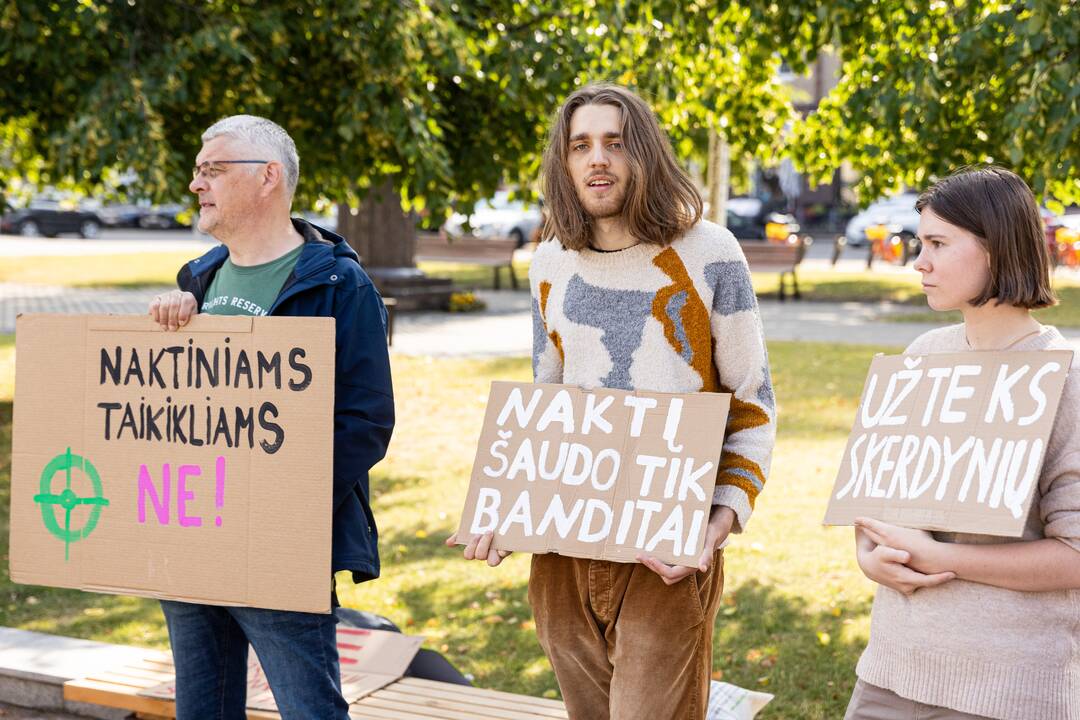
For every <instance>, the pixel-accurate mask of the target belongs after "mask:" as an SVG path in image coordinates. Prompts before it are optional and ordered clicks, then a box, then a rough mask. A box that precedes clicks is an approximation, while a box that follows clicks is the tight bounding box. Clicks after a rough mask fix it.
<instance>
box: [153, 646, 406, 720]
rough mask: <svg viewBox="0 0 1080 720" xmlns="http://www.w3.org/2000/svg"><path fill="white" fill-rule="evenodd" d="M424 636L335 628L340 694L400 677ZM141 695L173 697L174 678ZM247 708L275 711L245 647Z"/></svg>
mask: <svg viewBox="0 0 1080 720" xmlns="http://www.w3.org/2000/svg"><path fill="white" fill-rule="evenodd" d="M423 642H424V639H423V638H419V637H412V636H410V635H402V634H401V633H396V632H387V631H385V630H365V629H362V628H348V627H338V629H337V649H338V657H339V658H340V660H341V694H342V696H344V698H345V702H347V703H350V704H352V703H354V702H356V701H357V700H359V699H360V698H362V697H366V696H367V695H370V694H371V693H373V692H375V691H376V690H380V689H382V688H384V687H386V686H387V685H389V684H390V683H392V682H395V681H396V680H398V679H399V678H401V677H402V676H403V675H404V674H405V671H406V670H407V669H408V667H409V663H411V662H412V660H413V658H414V657H416V653H417V652H418V651H419V650H420V646H421V645H422V644H423ZM139 694H140V695H145V696H146V697H152V698H160V699H162V700H175V699H176V679H175V678H174V679H172V680H167V681H165V682H163V683H159V684H158V685H154V686H153V687H150V688H147V689H146V690H141V691H140V692H139ZM247 707H248V708H249V709H251V710H264V711H267V712H277V703H275V702H274V695H273V692H272V691H271V689H270V681H269V680H268V679H267V677H266V673H265V671H264V670H263V668H262V665H261V664H260V663H259V658H258V656H257V655H256V653H255V651H254V649H253V648H250V647H249V648H248V676H247Z"/></svg>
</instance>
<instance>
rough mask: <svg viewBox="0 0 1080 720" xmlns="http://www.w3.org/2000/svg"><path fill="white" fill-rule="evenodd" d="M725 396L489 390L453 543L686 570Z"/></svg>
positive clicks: (716, 454) (708, 486)
mask: <svg viewBox="0 0 1080 720" xmlns="http://www.w3.org/2000/svg"><path fill="white" fill-rule="evenodd" d="M730 398H731V396H730V395H726V394H717V393H691V394H666V393H649V392H629V391H624V390H609V389H603V388H598V389H595V390H582V389H580V388H577V387H575V386H569V385H554V384H533V383H510V382H495V383H492V385H491V394H490V396H489V398H488V405H487V411H486V413H485V417H484V427H483V431H482V433H481V435H480V441H479V444H478V447H477V452H476V461H475V463H474V465H473V471H472V480H471V483H470V485H469V494H468V497H467V499H466V502H465V509H464V511H463V513H462V517H461V523H460V526H459V528H458V538H459V541H460V542H462V543H465V542H466V541H467V540H468V539H469V538H470V537H472V536H473V535H477V534H482V533H486V532H493V533H494V534H495V538H494V545H495V547H496V548H497V549H500V550H520V551H526V552H534V553H546V552H556V553H559V554H562V555H571V556H574V557H589V558H598V559H603V560H614V561H618V562H634V561H635V556H636V555H637V554H638V553H646V554H649V555H652V556H654V557H657V558H659V559H661V560H663V561H665V562H668V563H671V564H676V565H687V566H693V565H696V564H697V560H698V558H699V557H700V555H701V551H702V548H703V547H704V542H705V526H706V524H707V523H708V520H709V512H710V508H711V505H712V494H713V486H714V485H715V483H716V476H717V468H718V466H719V462H720V454H721V449H722V446H723V441H724V426H725V423H726V420H727V413H728V406H729V403H730Z"/></svg>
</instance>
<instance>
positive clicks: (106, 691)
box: [64, 678, 176, 717]
mask: <svg viewBox="0 0 1080 720" xmlns="http://www.w3.org/2000/svg"><path fill="white" fill-rule="evenodd" d="M64 699H65V700H72V701H75V702H85V703H92V704H94V705H102V706H104V707H112V708H120V709H122V710H130V711H132V712H137V713H149V714H152V715H165V716H167V717H176V706H175V703H173V702H172V701H171V700H160V699H158V698H150V697H144V696H142V695H138V694H136V693H135V692H132V691H125V690H124V689H123V688H122V687H118V686H116V685H114V684H112V683H105V682H99V681H97V680H91V679H89V678H86V679H82V680H69V681H67V682H66V683H64Z"/></svg>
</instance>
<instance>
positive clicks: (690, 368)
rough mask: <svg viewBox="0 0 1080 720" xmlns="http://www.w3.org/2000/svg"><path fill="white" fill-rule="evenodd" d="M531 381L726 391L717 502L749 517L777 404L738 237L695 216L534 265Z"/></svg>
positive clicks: (551, 250)
mask: <svg viewBox="0 0 1080 720" xmlns="http://www.w3.org/2000/svg"><path fill="white" fill-rule="evenodd" d="M529 280H530V283H531V286H532V297H533V375H534V377H535V380H536V382H545V383H567V384H570V385H579V386H581V387H585V388H594V387H607V388H618V389H622V390H644V391H652V392H677V393H689V392H699V391H705V392H724V393H732V394H733V398H732V402H731V409H730V411H729V415H728V421H727V433H726V436H725V438H724V444H723V452H722V455H721V458H720V468H719V471H718V475H717V481H716V489H715V490H714V492H713V504H715V505H726V506H728V507H730V508H731V509H732V510H734V511H735V514H736V516H737V519H736V524H735V528H734V530H735V531H736V532H741V531H742V529H743V528H745V527H746V523H747V521H748V520H749V519H750V514H751V512H752V511H753V507H754V501H755V500H756V499H757V496H758V493H760V492H761V489H762V487H763V486H764V484H765V478H766V477H768V474H769V460H770V458H771V455H772V448H773V442H774V440H775V436H776V419H775V418H776V402H775V399H774V397H773V389H772V383H771V381H770V378H769V362H768V356H767V354H766V350H765V340H764V337H763V336H762V331H761V320H760V318H759V317H758V313H757V299H756V298H755V296H754V290H753V287H751V285H750V273H749V270H748V268H747V265H746V259H745V258H744V257H743V254H742V250H741V249H740V248H739V243H738V242H737V241H736V240H735V238H734V237H733V236H732V235H731V233H730V232H728V231H727V230H726V229H724V228H721V227H719V226H718V225H714V224H713V223H710V222H706V221H702V222H700V223H698V224H697V225H695V226H694V227H693V228H691V229H690V230H689V231H688V232H687V233H686V234H685V235H683V236H682V237H680V238H679V239H678V240H676V241H675V242H673V243H672V244H671V245H670V246H668V247H666V248H662V247H659V246H656V245H651V244H646V243H641V244H638V245H635V246H633V247H630V248H627V249H625V250H620V251H617V252H607V253H605V252H596V251H594V250H590V249H585V250H581V251H572V250H564V249H563V248H562V246H561V245H560V244H559V242H558V241H557V240H552V241H548V242H545V243H542V244H541V245H540V247H539V248H537V250H536V254H535V255H534V256H533V260H532V266H531V268H530V270H529Z"/></svg>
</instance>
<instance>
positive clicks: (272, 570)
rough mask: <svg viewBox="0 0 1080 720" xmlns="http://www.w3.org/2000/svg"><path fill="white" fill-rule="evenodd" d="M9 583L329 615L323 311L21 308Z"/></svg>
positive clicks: (329, 328)
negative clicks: (179, 323) (189, 316)
mask: <svg viewBox="0 0 1080 720" xmlns="http://www.w3.org/2000/svg"><path fill="white" fill-rule="evenodd" d="M15 342H16V362H17V367H16V377H15V407H14V437H13V442H12V464H11V553H10V563H11V567H10V571H11V578H12V580H14V581H15V582H20V583H33V584H36V585H53V586H58V587H72V588H80V589H83V590H91V591H96V592H110V593H122V594H129V595H144V596H150V597H161V598H173V599H179V600H188V601H193V602H202V603H210V604H218V605H251V606H256V607H265V608H275V609H283V610H302V611H308V612H329V611H330V580H329V578H330V525H331V510H332V507H331V506H332V497H331V493H332V470H333V433H334V428H333V403H334V321H333V319H332V318H278V317H273V318H262V317H260V318H251V317H213V316H207V315H197V316H196V317H195V318H194V319H193V320H192V321H191V323H190V324H189V325H188V326H187V327H185V328H184V329H183V330H182V331H180V332H171V333H169V332H163V331H162V330H161V329H160V327H159V326H157V325H156V324H155V323H154V322H153V321H152V320H151V319H150V318H149V317H134V316H128V317H120V316H76V315H24V316H21V317H19V318H18V320H17V323H16V341H15Z"/></svg>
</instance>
